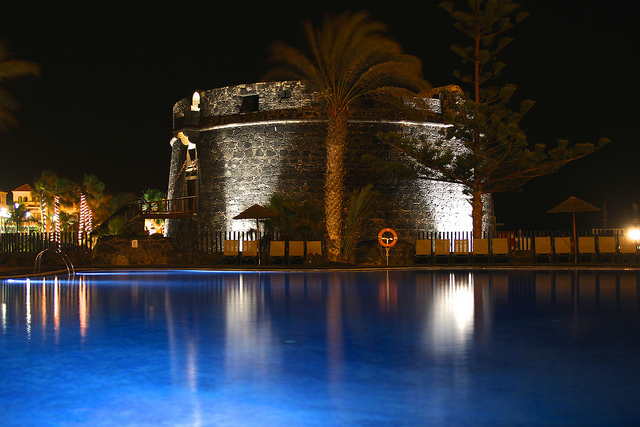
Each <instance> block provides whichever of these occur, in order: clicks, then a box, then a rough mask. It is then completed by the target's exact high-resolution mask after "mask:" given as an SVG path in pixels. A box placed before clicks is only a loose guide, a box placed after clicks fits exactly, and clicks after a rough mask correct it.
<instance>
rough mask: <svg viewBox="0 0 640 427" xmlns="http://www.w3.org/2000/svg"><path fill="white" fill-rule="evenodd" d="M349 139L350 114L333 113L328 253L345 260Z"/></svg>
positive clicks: (327, 208) (328, 143)
mask: <svg viewBox="0 0 640 427" xmlns="http://www.w3.org/2000/svg"><path fill="white" fill-rule="evenodd" d="M346 141H347V116H346V114H341V113H340V112H337V113H335V114H332V113H330V114H329V129H328V131H327V139H326V141H325V145H326V148H327V170H326V172H325V184H324V201H325V203H324V205H325V215H326V223H327V255H328V258H329V260H330V261H341V260H342V235H343V225H342V223H343V218H342V217H343V215H342V214H343V210H344V206H343V205H344V191H345V190H344V175H345V173H344V153H345V149H346Z"/></svg>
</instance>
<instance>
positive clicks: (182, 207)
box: [139, 196, 196, 216]
mask: <svg viewBox="0 0 640 427" xmlns="http://www.w3.org/2000/svg"><path fill="white" fill-rule="evenodd" d="M195 202H196V196H189V197H179V198H176V199H163V200H156V201H152V202H139V205H140V213H141V214H142V215H143V216H164V215H166V214H193V213H195V207H196V203H195Z"/></svg>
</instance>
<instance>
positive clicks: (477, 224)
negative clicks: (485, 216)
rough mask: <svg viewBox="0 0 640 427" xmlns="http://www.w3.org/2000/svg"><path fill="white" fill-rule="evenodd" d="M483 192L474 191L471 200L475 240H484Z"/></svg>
mask: <svg viewBox="0 0 640 427" xmlns="http://www.w3.org/2000/svg"><path fill="white" fill-rule="evenodd" d="M482 207H483V206H482V191H479V190H475V189H474V190H473V194H472V198H471V218H472V219H473V238H474V239H480V238H482Z"/></svg>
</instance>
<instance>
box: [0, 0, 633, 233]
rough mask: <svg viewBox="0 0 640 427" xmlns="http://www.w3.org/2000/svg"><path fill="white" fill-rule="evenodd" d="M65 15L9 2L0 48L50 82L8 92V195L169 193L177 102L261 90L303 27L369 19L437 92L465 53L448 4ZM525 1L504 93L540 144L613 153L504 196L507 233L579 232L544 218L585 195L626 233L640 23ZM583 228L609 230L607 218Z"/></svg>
mask: <svg viewBox="0 0 640 427" xmlns="http://www.w3.org/2000/svg"><path fill="white" fill-rule="evenodd" d="M57 3H59V2H33V1H28V0H24V1H20V2H4V4H3V6H2V8H1V11H0V38H3V39H5V40H6V41H7V42H8V43H9V47H10V48H11V50H12V51H13V52H14V53H15V57H16V58H20V59H29V60H31V61H34V62H36V63H38V64H40V66H41V67H42V75H41V76H40V77H39V78H37V79H36V78H28V79H22V80H20V81H12V82H8V83H7V84H6V85H5V86H6V87H7V88H8V89H9V90H10V91H11V92H12V93H13V94H14V96H16V97H17V98H18V99H19V100H20V102H21V103H22V108H21V110H20V111H19V112H18V114H17V117H18V120H19V121H20V126H19V127H18V128H16V129H14V130H13V131H12V132H11V133H10V134H0V144H1V150H0V188H1V189H3V190H5V191H11V190H13V189H15V188H17V187H18V186H20V185H22V184H24V183H29V184H31V183H32V182H33V180H34V179H35V178H36V177H37V176H39V175H40V173H41V172H42V171H43V170H45V169H51V170H53V171H55V172H56V173H57V174H58V175H60V176H64V177H68V178H72V179H76V180H78V181H80V180H82V177H83V176H84V174H85V173H93V174H96V175H97V176H98V178H100V179H101V180H102V181H103V182H105V183H106V185H107V188H106V191H107V192H109V193H117V192H120V191H128V192H133V193H135V194H136V195H141V194H142V191H143V190H145V189H146V188H159V189H162V190H163V191H166V188H167V181H168V174H169V160H170V146H169V140H170V139H171V136H172V135H171V113H172V107H173V104H174V103H175V102H177V101H179V100H180V99H182V98H186V97H190V96H191V94H192V93H193V92H194V90H207V89H212V88H216V87H224V86H229V85H235V84H241V83H253V82H256V81H258V80H259V79H260V77H261V76H262V75H263V74H264V72H265V71H266V69H267V64H266V58H267V47H268V45H269V43H270V42H272V41H274V40H282V41H285V42H287V43H290V44H293V45H297V46H301V45H302V43H303V40H302V37H301V31H300V28H301V23H302V21H303V20H304V19H311V20H312V21H314V22H319V21H320V19H321V18H322V16H323V14H324V13H325V12H340V11H343V10H360V9H366V10H368V11H369V12H370V13H371V15H372V16H373V17H374V18H375V19H377V20H381V21H383V22H386V23H387V24H388V25H389V32H388V35H389V36H391V37H393V38H395V39H397V40H398V41H399V42H400V44H401V45H402V46H403V48H404V50H405V52H407V53H409V54H412V55H415V56H418V57H419V58H421V59H422V61H423V73H424V76H425V78H426V79H427V80H428V81H430V82H431V83H432V84H433V85H434V86H441V85H446V84H452V83H453V84H460V82H459V81H457V80H456V78H455V77H453V76H452V72H453V71H454V70H455V69H457V68H460V67H462V65H461V64H460V61H459V59H458V57H457V56H456V55H455V54H454V53H453V52H452V51H450V49H449V46H450V45H451V44H452V43H454V42H460V43H464V42H465V40H463V39H462V36H461V34H460V33H459V32H458V31H457V30H455V29H454V28H453V25H452V20H451V18H450V17H449V16H448V14H447V13H446V12H445V11H443V10H441V9H439V8H438V7H437V3H438V1H422V2H419V4H417V3H418V2H413V1H411V2H404V1H367V2H354V1H323V2H318V6H312V7H311V6H307V5H306V4H307V3H305V2H299V1H298V2H293V1H276V2H263V3H255V2H245V1H236V2H215V1H209V2H191V1H183V2H175V3H173V4H171V5H170V6H167V5H165V3H166V2H161V3H162V4H163V6H158V3H159V2H144V3H145V4H140V3H142V2H127V3H119V2H76V5H75V6H60V5H59V4H57ZM520 3H521V4H522V5H523V8H524V9H525V10H528V11H529V12H531V17H530V18H529V19H528V20H526V21H525V22H523V23H521V24H520V25H518V26H517V27H516V28H515V29H514V30H512V31H511V32H510V33H509V36H511V37H513V38H514V39H515V41H514V42H513V43H512V44H511V45H510V46H509V47H507V48H506V49H505V50H504V52H503V54H502V55H501V57H500V59H501V60H502V61H503V62H505V63H506V64H507V67H506V69H505V70H504V72H503V76H502V78H501V79H500V80H499V81H497V82H496V83H501V84H503V83H507V82H509V83H514V84H516V85H518V92H517V93H516V97H517V98H518V99H532V100H534V101H536V106H535V107H534V108H533V109H532V110H531V112H530V113H529V114H528V115H527V116H526V118H525V120H524V122H523V127H524V128H525V129H527V131H528V136H529V140H530V141H531V142H540V143H548V144H553V143H554V142H555V140H556V139H559V138H563V139H569V140H570V141H572V142H596V141H597V139H598V138H599V137H607V138H609V139H611V140H613V142H612V143H610V144H609V145H608V146H607V147H605V148H604V149H602V150H600V151H598V152H596V153H595V154H592V155H590V156H589V157H587V158H585V159H582V160H578V161H577V162H574V163H573V164H569V165H568V166H566V167H565V168H563V169H562V170H561V172H559V173H557V174H554V175H550V176H548V177H543V178H537V179H535V180H534V181H531V182H530V183H529V184H527V185H525V186H524V188H523V189H522V191H520V192H509V193H503V194H498V195H496V196H495V210H496V215H497V221H498V222H499V223H505V226H503V227H501V228H502V229H516V228H535V227H559V228H566V227H568V226H569V224H570V216H569V215H568V214H567V215H560V214H547V213H546V211H547V210H548V209H550V208H552V207H554V206H555V205H557V204H559V203H560V202H562V201H563V200H564V199H566V198H568V197H570V196H576V197H579V198H582V199H584V200H586V201H588V202H590V203H592V204H594V205H595V206H598V207H602V205H603V203H604V202H606V203H607V207H608V212H609V225H610V226H613V227H625V226H627V225H628V224H629V223H630V222H631V219H632V210H631V204H632V201H636V202H640V193H639V190H640V188H639V186H640V172H639V168H638V167H637V165H636V163H637V162H638V154H639V153H640V144H639V141H638V137H637V135H636V134H637V131H636V128H637V125H636V124H637V121H636V116H637V112H638V111H637V110H638V107H637V105H638V103H637V101H636V99H635V97H637V96H638V95H639V94H640V83H638V78H637V76H636V75H635V74H637V72H636V70H635V69H634V68H633V67H632V66H631V64H632V63H633V62H635V60H636V57H637V55H638V53H639V52H640V49H639V41H640V37H638V35H637V33H636V31H635V30H634V27H635V16H634V14H632V13H631V12H630V11H629V10H626V9H624V8H617V9H616V6H614V5H615V4H616V3H615V2H614V3H612V2H607V3H605V2H602V1H598V2H588V3H583V2H569V1H562V2H556V1H531V0H528V1H527V0H522V1H521V2H520ZM65 4H69V3H66V2H65ZM256 4H258V6H256ZM617 4H622V3H619V2H618V3H617ZM320 5H321V6H320ZM574 5H580V6H579V7H578V8H576V7H575V6H574ZM632 19H634V22H633V23H632ZM632 71H633V72H634V76H633V78H632ZM463 87H464V86H463ZM467 89H468V88H467ZM514 107H515V106H514ZM578 220H579V225H581V226H584V227H601V226H602V215H601V214H600V213H593V214H583V215H580V216H579V217H578Z"/></svg>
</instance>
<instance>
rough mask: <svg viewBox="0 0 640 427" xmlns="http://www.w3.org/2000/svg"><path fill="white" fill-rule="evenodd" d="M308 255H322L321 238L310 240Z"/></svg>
mask: <svg viewBox="0 0 640 427" xmlns="http://www.w3.org/2000/svg"><path fill="white" fill-rule="evenodd" d="M307 255H322V242H321V241H320V240H310V241H308V242H307Z"/></svg>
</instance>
